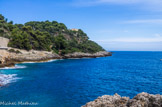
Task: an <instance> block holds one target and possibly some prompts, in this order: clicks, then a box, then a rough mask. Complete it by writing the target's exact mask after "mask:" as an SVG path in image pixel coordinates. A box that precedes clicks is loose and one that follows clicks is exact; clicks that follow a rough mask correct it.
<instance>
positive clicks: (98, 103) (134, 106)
mask: <svg viewBox="0 0 162 107" xmlns="http://www.w3.org/2000/svg"><path fill="white" fill-rule="evenodd" d="M82 107H162V95H159V94H157V95H153V94H148V93H145V92H143V93H140V94H138V95H136V96H135V97H134V98H133V99H130V98H129V97H121V96H120V95H118V94H115V95H114V96H110V95H104V96H102V97H98V98H97V99H95V100H94V101H91V102H89V103H87V104H86V105H84V106H82Z"/></svg>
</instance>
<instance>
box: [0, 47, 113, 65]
mask: <svg viewBox="0 0 162 107" xmlns="http://www.w3.org/2000/svg"><path fill="white" fill-rule="evenodd" d="M11 50H12V51H11ZM104 56H111V52H106V51H100V52H97V53H94V54H90V53H81V52H75V53H71V54H66V55H64V56H60V55H58V54H56V53H53V52H48V51H36V50H30V51H26V50H21V49H16V48H8V50H0V67H5V66H14V64H15V63H18V62H27V61H33V62H34V61H46V60H50V59H67V58H83V57H89V58H95V57H104Z"/></svg>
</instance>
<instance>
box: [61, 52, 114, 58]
mask: <svg viewBox="0 0 162 107" xmlns="http://www.w3.org/2000/svg"><path fill="white" fill-rule="evenodd" d="M111 55H112V53H111V52H106V51H100V52H97V53H94V54H91V53H82V52H75V53H69V54H65V55H64V56H63V58H84V57H89V58H96V57H104V56H111Z"/></svg>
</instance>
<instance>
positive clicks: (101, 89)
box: [0, 52, 162, 107]
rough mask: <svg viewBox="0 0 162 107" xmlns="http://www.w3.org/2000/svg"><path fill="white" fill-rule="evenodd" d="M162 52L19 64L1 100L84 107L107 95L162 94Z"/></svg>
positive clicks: (0, 92)
mask: <svg viewBox="0 0 162 107" xmlns="http://www.w3.org/2000/svg"><path fill="white" fill-rule="evenodd" d="M160 59H162V52H115V53H114V54H113V56H112V57H103V58H92V59H88V58H87V59H66V60H56V61H53V62H46V63H24V64H18V65H17V68H16V69H1V70H0V72H1V73H3V74H17V75H16V81H14V82H12V83H10V84H7V85H6V86H4V87H1V88H0V101H5V102H8V101H10V102H18V101H23V102H25V101H28V102H37V103H38V106H39V107H80V106H81V105H84V104H85V103H86V102H89V101H92V100H94V99H96V98H97V97H98V96H102V95H105V94H108V95H113V94H115V93H118V94H120V95H122V96H129V97H131V98H132V97H133V96H135V95H136V94H137V93H140V92H148V93H151V94H162V61H160Z"/></svg>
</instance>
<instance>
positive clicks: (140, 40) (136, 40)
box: [96, 36, 162, 43]
mask: <svg viewBox="0 0 162 107" xmlns="http://www.w3.org/2000/svg"><path fill="white" fill-rule="evenodd" d="M96 42H102V43H111V42H127V43H128V42H129V43H130V42H131V43H146V42H162V37H161V36H160V37H154V38H115V39H108V40H96Z"/></svg>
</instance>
